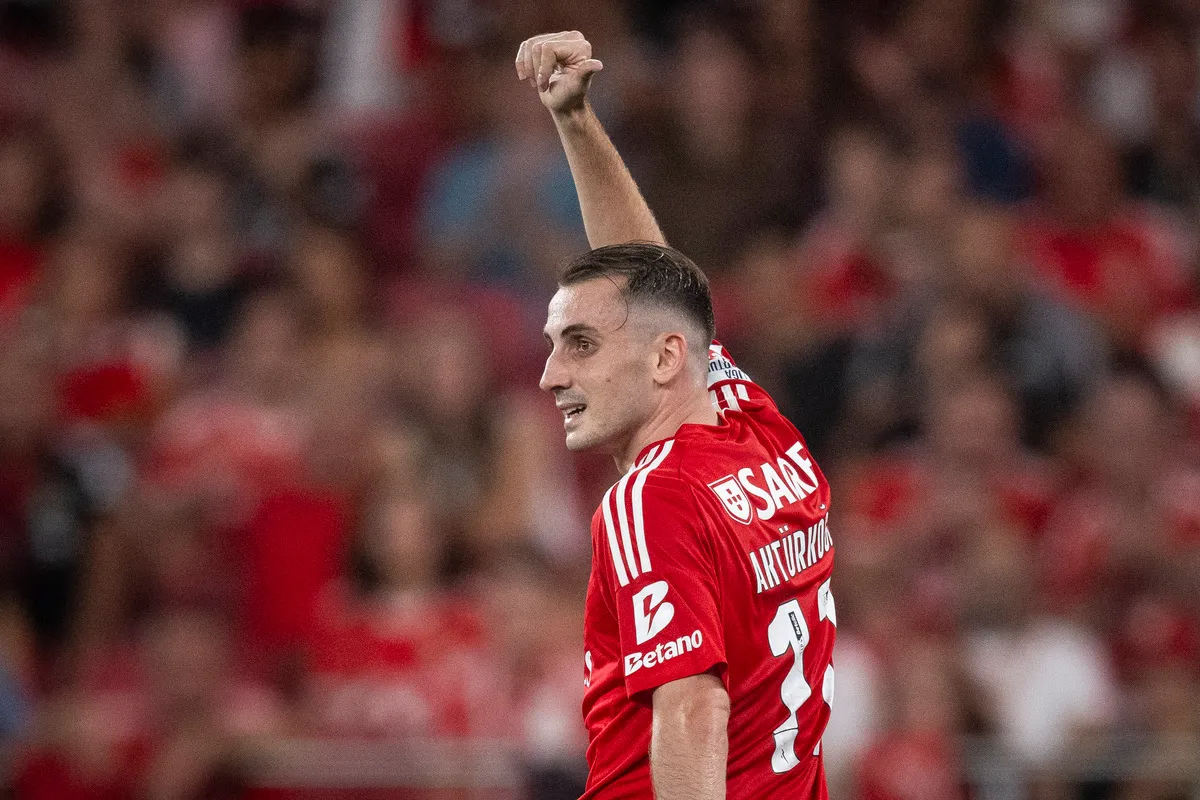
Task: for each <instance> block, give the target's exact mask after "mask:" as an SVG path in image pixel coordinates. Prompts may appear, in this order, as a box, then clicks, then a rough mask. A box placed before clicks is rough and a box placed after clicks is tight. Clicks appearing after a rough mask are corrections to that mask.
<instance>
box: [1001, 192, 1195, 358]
mask: <svg viewBox="0 0 1200 800" xmlns="http://www.w3.org/2000/svg"><path fill="white" fill-rule="evenodd" d="M1023 239H1024V241H1025V242H1026V246H1027V249H1028V255H1029V257H1030V258H1031V260H1032V263H1033V266H1034V268H1035V270H1036V272H1037V274H1038V275H1039V276H1040V277H1041V278H1042V279H1043V280H1044V281H1045V282H1047V283H1048V284H1049V285H1050V287H1051V288H1052V289H1054V290H1056V291H1057V292H1059V293H1060V294H1061V295H1062V296H1063V297H1065V298H1066V299H1068V300H1070V301H1073V302H1074V303H1076V304H1078V305H1079V306H1081V307H1082V308H1085V309H1087V310H1089V311H1092V312H1094V313H1096V314H1098V315H1100V317H1101V318H1102V319H1104V321H1105V322H1106V323H1107V324H1108V326H1109V328H1110V329H1114V330H1115V331H1116V332H1118V333H1129V334H1131V335H1133V336H1136V337H1138V338H1142V337H1144V336H1146V335H1147V334H1148V333H1149V332H1150V329H1151V327H1152V325H1153V323H1154V322H1155V321H1156V320H1158V319H1160V318H1162V317H1163V316H1165V315H1167V314H1171V313H1174V312H1177V311H1180V310H1182V309H1184V308H1187V307H1188V306H1189V305H1191V304H1192V303H1194V302H1195V298H1194V297H1192V296H1191V294H1190V293H1189V290H1188V287H1187V281H1186V273H1185V270H1184V268H1183V265H1182V263H1181V261H1180V253H1179V247H1178V243H1176V242H1175V241H1174V240H1173V236H1172V234H1171V232H1170V231H1168V230H1167V229H1166V228H1165V227H1164V226H1159V225H1156V224H1154V223H1153V222H1152V221H1151V220H1149V219H1148V218H1144V217H1141V216H1139V215H1137V214H1134V213H1127V214H1124V215H1121V216H1119V217H1117V218H1114V219H1113V220H1111V221H1109V222H1108V223H1106V224H1104V225H1101V226H1099V227H1097V228H1095V229H1092V230H1086V231H1080V230H1073V229H1070V228H1066V227H1063V226H1059V225H1057V224H1055V223H1054V222H1053V221H1052V220H1048V219H1035V220H1032V221H1031V222H1030V223H1029V224H1028V225H1027V227H1026V229H1025V231H1024V236H1023Z"/></svg>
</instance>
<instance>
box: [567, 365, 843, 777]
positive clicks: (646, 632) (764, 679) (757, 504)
mask: <svg viewBox="0 0 1200 800" xmlns="http://www.w3.org/2000/svg"><path fill="white" fill-rule="evenodd" d="M712 355H713V360H712V362H711V369H710V386H711V387H712V389H713V391H714V393H715V394H714V396H715V397H716V398H717V403H718V406H719V407H720V408H722V409H723V414H724V418H723V421H722V423H721V424H720V425H718V426H705V425H684V426H682V427H681V428H680V429H679V431H678V432H677V433H676V434H675V436H674V437H673V438H672V439H668V440H664V441H661V442H656V443H655V444H653V445H651V446H649V447H648V448H647V449H646V450H645V451H643V453H642V454H641V456H639V459H638V461H637V464H636V466H635V469H634V470H633V471H631V472H630V473H629V474H627V475H626V476H625V477H624V478H622V479H621V481H620V482H618V483H617V485H616V486H614V487H613V489H612V490H610V492H609V493H608V494H607V495H605V498H604V500H603V501H602V504H601V508H600V509H599V510H597V512H596V514H595V516H594V517H593V520H592V542H593V552H592V575H591V579H590V581H589V586H588V595H587V601H586V607H585V617H584V647H585V655H584V676H585V684H586V685H587V687H588V688H587V691H586V694H585V696H584V706H583V708H584V719H585V723H586V726H587V729H588V737H589V746H588V751H587V756H588V765H589V775H588V783H587V792H586V793H585V795H584V797H585V798H616V797H639V798H644V797H651V796H652V788H651V780H650V765H649V759H648V748H649V743H650V724H651V718H652V714H653V711H652V708H651V704H650V693H649V690H651V689H653V688H654V687H656V686H659V685H661V684H663V683H666V682H669V681H672V680H677V679H679V678H683V677H686V676H689V675H695V674H698V673H702V672H706V671H711V672H714V673H715V674H718V675H719V676H720V677H721V678H722V680H723V681H724V682H725V684H726V686H727V687H728V690H729V693H730V697H731V701H732V707H733V714H732V716H731V718H730V721H729V766H728V789H727V791H728V795H729V796H730V797H738V798H750V799H753V798H768V797H769V798H774V797H784V796H787V797H797V798H801V797H803V798H821V799H822V800H825V799H826V798H827V797H828V794H827V791H826V788H825V771H824V762H823V757H822V756H821V755H820V754H819V748H820V741H821V734H822V733H823V731H824V730H825V725H826V723H827V722H828V720H829V711H830V709H829V705H828V704H827V703H826V702H825V700H824V698H823V692H824V691H829V690H831V689H832V688H833V687H832V685H831V682H832V678H831V677H827V676H830V675H831V670H832V666H831V658H832V654H833V642H834V636H835V633H836V612H835V610H834V607H833V601H832V595H831V594H830V593H829V591H828V588H829V584H828V581H829V578H830V574H831V572H832V569H833V551H832V547H831V544H832V542H831V539H830V538H829V536H828V528H827V526H826V524H825V519H826V516H827V514H828V509H829V504H830V499H829V485H828V483H827V482H826V480H825V477H824V475H822V474H821V472H820V469H819V468H818V467H817V466H816V465H815V464H814V463H812V461H811V459H810V458H809V457H808V455H807V451H806V450H805V449H804V445H803V440H802V438H801V436H800V434H799V433H798V432H797V431H796V429H795V428H794V427H793V426H792V425H791V423H789V422H788V421H787V420H786V419H784V417H783V416H782V415H781V414H780V413H779V411H778V409H777V408H776V406H775V404H774V403H773V402H772V401H771V399H770V398H769V397H768V396H767V395H766V393H765V392H763V390H762V389H760V388H759V387H758V386H757V385H755V384H753V383H751V382H750V381H749V380H748V379H746V378H745V375H744V374H742V373H741V372H740V371H739V370H737V369H736V367H734V366H733V365H732V362H731V361H730V360H729V359H728V356H727V354H725V353H724V351H723V350H721V349H720V348H719V346H716V347H714V351H713V354H712ZM827 681H829V683H827ZM785 686H786V687H787V688H786V689H785V688H784V687H785ZM785 697H786V698H788V699H789V701H790V702H791V703H792V705H793V708H792V709H789V708H788V707H787V706H786V705H785V701H784V698H785ZM793 711H794V715H793V713H792V712H793Z"/></svg>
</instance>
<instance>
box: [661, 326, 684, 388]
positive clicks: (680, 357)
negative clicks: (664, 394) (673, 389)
mask: <svg viewBox="0 0 1200 800" xmlns="http://www.w3.org/2000/svg"><path fill="white" fill-rule="evenodd" d="M687 361H688V345H687V339H686V338H684V335H683V334H682V333H664V334H660V335H659V337H658V340H657V341H656V342H655V348H654V382H655V383H657V384H658V385H659V386H665V385H667V384H668V383H671V381H673V380H675V378H676V376H678V375H679V374H680V373H681V372H683V371H684V370H685V369H686V368H687Z"/></svg>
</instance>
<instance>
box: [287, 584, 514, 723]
mask: <svg viewBox="0 0 1200 800" xmlns="http://www.w3.org/2000/svg"><path fill="white" fill-rule="evenodd" d="M484 631H485V626H484V624H483V621H482V619H481V618H480V617H479V614H478V613H477V612H476V611H475V609H474V608H473V607H472V606H471V605H469V604H468V603H466V602H464V601H455V600H449V599H444V598H440V597H435V596H430V597H427V598H417V599H410V600H408V601H405V602H403V603H397V604H389V603H388V602H387V601H386V600H375V601H367V600H352V599H350V598H347V597H345V596H344V594H343V593H342V592H340V591H334V592H332V593H327V594H326V596H325V598H324V602H323V604H322V607H321V613H320V615H319V619H318V622H317V625H316V626H315V632H314V634H313V635H312V636H311V637H310V640H309V656H310V664H311V669H312V672H313V675H314V682H315V690H316V691H315V698H316V700H315V706H316V713H317V717H318V719H319V721H320V724H321V726H322V728H323V729H324V730H325V732H326V733H330V734H336V735H340V736H391V737H403V736H414V735H425V736H470V735H511V730H509V729H506V728H503V727H501V726H502V725H503V724H511V722H512V720H511V718H509V715H508V714H505V713H503V711H504V708H505V702H506V699H505V697H504V695H503V693H502V691H501V687H502V681H501V678H500V675H499V674H498V673H497V672H496V671H495V668H494V664H495V661H496V659H494V658H492V657H491V656H490V654H489V651H488V648H487V646H486V643H485V637H484Z"/></svg>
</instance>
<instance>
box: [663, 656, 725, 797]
mask: <svg viewBox="0 0 1200 800" xmlns="http://www.w3.org/2000/svg"><path fill="white" fill-rule="evenodd" d="M713 680H714V681H715V680H716V679H715V678H714V679H713ZM659 691H660V692H661V691H662V690H661V689H660V690H659ZM728 725H729V696H728V695H727V694H726V693H725V690H724V688H723V687H721V686H720V685H719V683H718V685H717V687H716V689H715V690H710V691H706V692H704V693H702V694H699V695H694V696H691V697H688V698H685V699H683V700H681V701H680V702H674V703H669V704H668V703H659V702H658V698H657V697H656V700H655V709H654V724H653V728H652V731H651V737H650V772H651V776H652V778H653V781H654V796H655V797H656V798H657V800H724V797H725V764H726V761H727V758H728V754H729V737H728V730H727V729H728Z"/></svg>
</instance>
